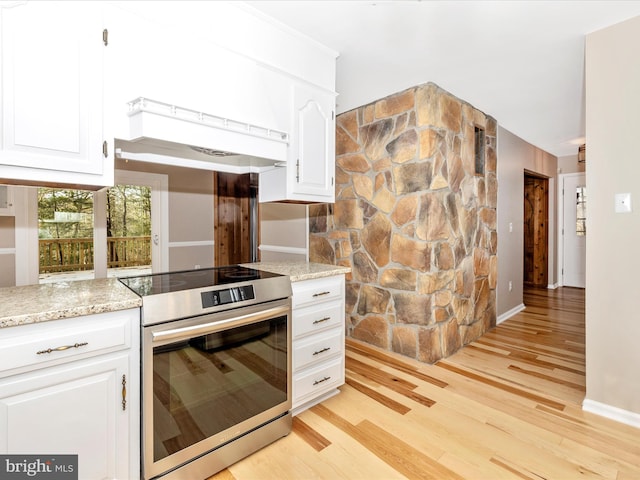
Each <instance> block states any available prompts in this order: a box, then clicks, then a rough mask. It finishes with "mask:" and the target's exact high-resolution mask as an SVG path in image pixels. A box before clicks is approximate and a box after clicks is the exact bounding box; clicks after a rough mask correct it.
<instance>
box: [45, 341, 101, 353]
mask: <svg viewBox="0 0 640 480" xmlns="http://www.w3.org/2000/svg"><path fill="white" fill-rule="evenodd" d="M85 345H89V344H88V343H87V342H82V343H74V344H73V345H63V346H61V347H56V348H47V349H46V350H40V351H39V352H36V354H37V355H42V354H43V353H51V352H62V351H63V350H69V349H70V348H79V347H84V346H85Z"/></svg>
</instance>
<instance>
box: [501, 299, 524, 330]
mask: <svg viewBox="0 0 640 480" xmlns="http://www.w3.org/2000/svg"><path fill="white" fill-rule="evenodd" d="M525 308H526V307H525V305H524V303H521V304H520V305H518V306H516V307H513V308H512V309H511V310H509V311H507V312H504V313H503V314H502V315H500V316H498V318H497V319H496V325H499V324H501V323H502V322H504V321H505V320H508V319H509V318H511V317H513V316H514V315H515V314H516V313H520V312H521V311H523V310H524V309H525Z"/></svg>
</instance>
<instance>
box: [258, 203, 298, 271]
mask: <svg viewBox="0 0 640 480" xmlns="http://www.w3.org/2000/svg"><path fill="white" fill-rule="evenodd" d="M259 248H260V260H261V261H263V262H282V261H302V262H304V261H308V260H309V215H308V212H307V206H306V205H302V204H295V203H261V204H260V247H259Z"/></svg>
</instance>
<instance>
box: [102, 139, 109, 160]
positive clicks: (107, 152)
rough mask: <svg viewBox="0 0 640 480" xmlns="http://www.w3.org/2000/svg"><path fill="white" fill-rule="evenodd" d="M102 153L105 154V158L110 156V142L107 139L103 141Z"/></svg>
mask: <svg viewBox="0 0 640 480" xmlns="http://www.w3.org/2000/svg"><path fill="white" fill-rule="evenodd" d="M102 155H104V158H107V157H108V156H109V144H108V143H107V141H106V140H105V141H104V142H102Z"/></svg>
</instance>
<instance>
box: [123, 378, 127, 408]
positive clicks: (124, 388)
mask: <svg viewBox="0 0 640 480" xmlns="http://www.w3.org/2000/svg"><path fill="white" fill-rule="evenodd" d="M126 409H127V376H126V375H122V411H125V410H126Z"/></svg>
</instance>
